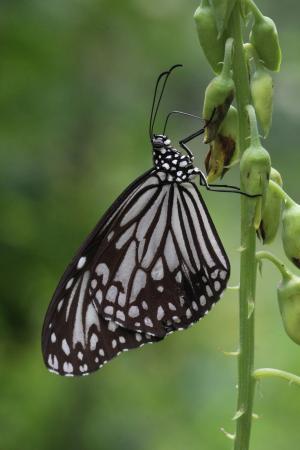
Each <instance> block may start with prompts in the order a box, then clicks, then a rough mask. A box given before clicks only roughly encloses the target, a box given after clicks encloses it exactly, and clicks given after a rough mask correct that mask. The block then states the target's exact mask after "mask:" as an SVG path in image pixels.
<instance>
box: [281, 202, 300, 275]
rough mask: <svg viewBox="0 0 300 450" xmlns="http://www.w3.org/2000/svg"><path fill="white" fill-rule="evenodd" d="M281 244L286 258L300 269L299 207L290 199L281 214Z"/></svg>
mask: <svg viewBox="0 0 300 450" xmlns="http://www.w3.org/2000/svg"><path fill="white" fill-rule="evenodd" d="M282 243H283V248H284V252H285V254H286V256H287V257H288V258H289V259H290V261H292V262H293V263H294V264H295V266H296V267H298V268H300V205H298V204H297V203H295V202H293V201H292V200H291V199H290V200H289V201H286V202H285V205H284V210H283V213H282Z"/></svg>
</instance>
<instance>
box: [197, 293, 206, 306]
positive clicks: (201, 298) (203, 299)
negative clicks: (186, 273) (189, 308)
mask: <svg viewBox="0 0 300 450" xmlns="http://www.w3.org/2000/svg"><path fill="white" fill-rule="evenodd" d="M199 300H200V305H201V306H205V305H206V298H205V295H200V299H199Z"/></svg>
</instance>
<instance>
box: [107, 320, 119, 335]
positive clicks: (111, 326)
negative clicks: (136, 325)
mask: <svg viewBox="0 0 300 450" xmlns="http://www.w3.org/2000/svg"><path fill="white" fill-rule="evenodd" d="M107 328H108V330H109V331H112V332H113V333H114V332H115V331H116V329H117V328H118V324H116V322H113V321H112V320H110V321H109V322H108V325H107Z"/></svg>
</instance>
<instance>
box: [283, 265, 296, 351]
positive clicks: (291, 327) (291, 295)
mask: <svg viewBox="0 0 300 450" xmlns="http://www.w3.org/2000/svg"><path fill="white" fill-rule="evenodd" d="M277 298H278V303H279V309H280V314H281V317H282V321H283V325H284V328H285V331H286V333H287V335H288V336H289V337H290V338H291V339H292V340H293V341H294V342H295V343H296V344H298V345H300V277H297V276H296V275H293V274H291V273H290V272H288V274H287V275H286V276H284V277H283V280H282V281H281V283H280V284H279V286H278V288H277Z"/></svg>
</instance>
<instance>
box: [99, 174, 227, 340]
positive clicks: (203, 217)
mask: <svg viewBox="0 0 300 450" xmlns="http://www.w3.org/2000/svg"><path fill="white" fill-rule="evenodd" d="M157 176H158V177H160V176H161V174H160V173H158V175H157ZM129 206H131V209H130V208H129V209H128V210H127V219H126V216H125V218H124V217H123V218H122V221H121V222H120V223H114V238H113V239H112V240H111V242H110V246H109V247H107V248H106V251H105V252H101V251H99V254H98V256H97V263H98V264H97V266H96V267H95V271H94V274H93V276H94V278H93V283H94V284H93V286H92V288H93V289H94V290H93V294H92V296H93V298H94V301H95V305H96V307H97V309H98V311H99V313H100V314H101V315H103V316H104V317H105V318H106V319H107V320H113V321H115V322H116V323H118V324H119V325H121V326H123V327H125V328H127V329H131V330H136V331H142V332H144V333H150V334H152V335H154V336H158V337H162V336H164V335H165V334H166V333H168V332H170V331H173V330H177V329H180V328H187V327H188V326H189V325H191V324H192V323H194V322H196V321H197V320H199V318H201V317H202V316H203V315H204V314H206V313H207V311H209V310H210V309H211V306H212V305H213V304H214V303H215V302H216V301H217V300H218V299H219V298H220V295H221V293H222V291H223V290H224V289H225V286H226V283H227V280H228V277H229V262H228V259H227V256H226V253H225V251H224V249H223V246H222V244H221V242H220V240H219V238H218V235H217V232H216V230H215V228H214V226H213V223H212V221H211V219H210V216H209V214H208V211H207V209H206V207H205V205H204V202H203V200H202V199H201V196H200V194H199V192H198V190H197V188H196V187H195V186H194V185H193V184H192V183H183V184H182V185H181V184H180V185H177V184H162V185H161V186H160V189H159V194H157V195H154V196H153V197H152V198H151V199H148V203H147V210H146V212H145V208H143V209H140V208H136V205H135V202H134V201H133V202H132V205H129ZM209 239H210V240H211V242H212V244H210V243H209V242H208V240H209Z"/></svg>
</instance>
